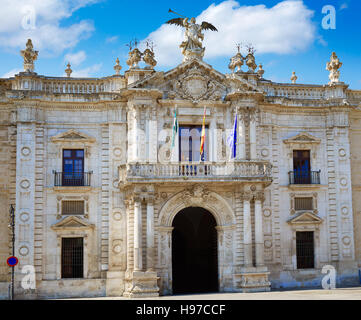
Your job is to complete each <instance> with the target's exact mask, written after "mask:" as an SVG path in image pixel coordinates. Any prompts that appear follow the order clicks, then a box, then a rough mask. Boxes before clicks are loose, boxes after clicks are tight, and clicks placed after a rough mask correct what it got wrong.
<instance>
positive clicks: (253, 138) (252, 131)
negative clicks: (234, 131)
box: [249, 114, 257, 160]
mask: <svg viewBox="0 0 361 320" xmlns="http://www.w3.org/2000/svg"><path fill="white" fill-rule="evenodd" d="M250 118H251V119H250V124H249V143H250V151H251V152H250V153H251V155H250V156H251V160H256V159H257V127H256V114H251V115H250Z"/></svg>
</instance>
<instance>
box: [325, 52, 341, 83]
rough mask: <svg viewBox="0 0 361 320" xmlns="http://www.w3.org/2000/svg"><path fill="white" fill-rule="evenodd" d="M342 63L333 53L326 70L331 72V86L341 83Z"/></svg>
mask: <svg viewBox="0 0 361 320" xmlns="http://www.w3.org/2000/svg"><path fill="white" fill-rule="evenodd" d="M341 67H342V62H340V60H339V59H338V57H337V55H336V53H335V52H332V55H331V60H330V62H327V66H326V70H328V71H330V76H329V79H330V84H332V83H338V82H340V70H339V69H340V68H341Z"/></svg>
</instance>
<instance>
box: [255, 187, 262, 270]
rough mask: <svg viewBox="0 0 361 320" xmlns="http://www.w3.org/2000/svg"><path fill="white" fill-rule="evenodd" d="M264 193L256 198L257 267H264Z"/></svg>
mask: <svg viewBox="0 0 361 320" xmlns="http://www.w3.org/2000/svg"><path fill="white" fill-rule="evenodd" d="M263 202H264V194H263V192H259V193H257V195H256V198H255V209H254V210H255V212H254V215H255V243H256V267H263V266H264V239H263V213H262V204H263Z"/></svg>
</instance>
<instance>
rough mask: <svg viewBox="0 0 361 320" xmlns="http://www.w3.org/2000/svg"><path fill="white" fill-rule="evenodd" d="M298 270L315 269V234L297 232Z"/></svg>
mask: <svg viewBox="0 0 361 320" xmlns="http://www.w3.org/2000/svg"><path fill="white" fill-rule="evenodd" d="M296 247H297V269H313V268H314V267H315V246H314V233H313V232H296Z"/></svg>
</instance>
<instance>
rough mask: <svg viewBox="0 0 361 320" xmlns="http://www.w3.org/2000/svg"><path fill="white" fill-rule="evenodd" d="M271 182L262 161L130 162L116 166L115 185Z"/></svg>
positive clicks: (270, 169)
mask: <svg viewBox="0 0 361 320" xmlns="http://www.w3.org/2000/svg"><path fill="white" fill-rule="evenodd" d="M187 181H189V182H193V183H194V182H198V183H200V182H203V183H204V182H223V183H237V182H264V183H265V184H267V185H268V184H270V183H271V182H272V165H271V164H270V163H269V162H265V161H232V162H226V163H220V162H218V163H208V162H202V163H199V162H198V163H191V162H186V163H183V162H182V163H167V164H149V163H143V164H142V163H134V164H126V165H122V166H120V167H119V186H123V187H124V186H127V185H130V184H137V183H145V182H146V183H162V182H167V183H170V182H171V183H182V182H183V183H184V182H187Z"/></svg>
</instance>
